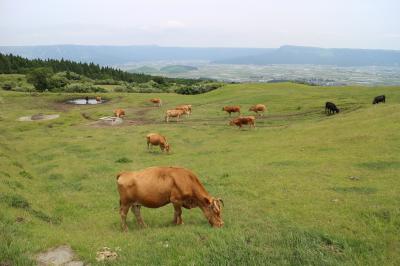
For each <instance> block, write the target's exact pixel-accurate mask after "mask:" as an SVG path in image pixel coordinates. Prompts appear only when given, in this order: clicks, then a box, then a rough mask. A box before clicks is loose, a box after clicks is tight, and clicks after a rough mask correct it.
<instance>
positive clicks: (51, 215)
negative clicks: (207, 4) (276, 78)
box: [0, 83, 400, 265]
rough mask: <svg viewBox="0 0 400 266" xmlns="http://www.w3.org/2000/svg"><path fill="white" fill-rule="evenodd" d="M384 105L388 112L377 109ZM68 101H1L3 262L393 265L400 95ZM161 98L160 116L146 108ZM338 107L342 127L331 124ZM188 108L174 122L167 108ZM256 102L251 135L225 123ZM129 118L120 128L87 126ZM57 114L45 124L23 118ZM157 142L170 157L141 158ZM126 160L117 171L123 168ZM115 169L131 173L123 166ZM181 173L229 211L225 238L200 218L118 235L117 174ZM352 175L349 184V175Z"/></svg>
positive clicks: (294, 93) (5, 96)
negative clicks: (66, 252) (259, 114)
mask: <svg viewBox="0 0 400 266" xmlns="http://www.w3.org/2000/svg"><path fill="white" fill-rule="evenodd" d="M380 94H385V95H386V97H387V103H386V104H379V105H372V99H373V97H374V96H376V95H380ZM76 96H77V94H73V95H72V94H71V95H66V94H55V93H53V94H51V93H48V94H32V95H28V94H22V93H17V92H5V91H1V92H0V104H1V105H0V108H1V109H0V132H1V133H0V157H1V160H0V208H1V212H0V263H1V262H2V261H3V262H4V261H5V262H12V263H13V264H15V265H30V264H33V262H32V261H31V260H30V258H32V256H33V255H34V254H36V253H37V252H40V251H43V250H46V249H47V248H51V247H54V246H58V245H61V244H68V245H71V247H72V248H73V249H74V250H75V251H76V252H77V254H78V256H79V257H80V259H82V260H84V261H85V262H87V263H91V264H92V265H97V262H96V260H95V256H96V251H97V250H99V249H100V248H102V247H103V246H107V247H110V248H112V249H115V248H117V247H118V248H120V251H118V254H119V258H118V259H117V261H116V262H115V263H113V265H114V264H115V265H177V264H182V265H188V264H191V265H192V264H193V265H227V264H229V265H242V264H246V265H255V264H259V265H268V264H275V265H276V264H279V265H378V264H381V265H399V264H400V255H399V254H400V238H399V235H400V209H399V200H400V197H399V195H400V180H399V176H400V159H399V158H400V138H399V132H400V123H399V118H400V87H309V86H305V85H297V84H291V83H280V84H236V85H227V86H225V87H224V88H221V89H218V90H215V91H212V92H209V93H206V94H201V95H195V96H184V95H176V94H132V93H131V94H111V93H109V94H104V95H102V96H103V98H104V97H105V98H107V97H108V100H109V101H108V102H107V103H106V104H102V105H96V106H92V105H91V106H80V107H75V106H69V105H65V104H63V101H64V100H65V99H67V98H71V97H76ZM152 97H160V98H162V99H163V103H164V105H163V107H162V108H161V109H159V108H156V107H152V105H151V104H150V103H148V99H149V98H152ZM328 100H329V101H333V102H335V103H336V104H337V106H338V107H339V108H341V110H342V112H341V113H340V114H338V115H333V116H326V115H325V114H324V112H323V111H324V104H325V102H326V101H328ZM185 103H190V104H192V105H193V115H192V116H191V117H190V118H185V119H183V121H182V122H179V123H175V122H171V123H169V124H166V123H164V122H163V113H164V111H165V110H166V109H168V108H171V107H174V106H176V105H178V104H185ZM255 103H264V104H266V105H267V109H268V112H267V113H266V115H265V117H263V118H259V119H257V121H256V126H257V128H256V129H254V130H253V129H252V130H248V129H247V128H245V129H244V130H238V129H237V128H233V127H230V126H229V125H228V122H229V117H228V115H227V114H225V113H223V112H222V111H221V108H222V106H224V105H228V104H239V105H241V106H242V112H243V114H249V112H248V111H247V110H248V108H249V107H250V105H252V104H255ZM115 108H124V109H126V113H127V117H126V119H125V122H124V124H123V125H122V126H118V127H101V126H93V125H92V124H91V123H92V122H93V121H91V120H87V119H85V118H84V117H83V116H82V115H81V113H85V114H86V115H87V116H90V117H92V118H98V117H102V116H106V115H112V110H113V109H115ZM36 113H45V114H53V113H57V114H60V118H58V119H56V120H50V121H42V122H39V121H37V122H18V121H16V119H18V117H20V116H26V115H33V114H36ZM150 132H159V133H161V134H163V135H165V136H166V137H167V138H168V140H169V142H170V144H171V147H172V153H171V154H170V155H165V154H162V153H161V152H159V151H158V150H157V149H156V148H155V149H154V151H153V152H148V151H147V147H146V143H145V135H146V134H147V133H150ZM120 159H122V160H120ZM117 161H127V163H119V162H117ZM154 165H176V166H183V167H187V168H189V169H191V170H193V171H194V172H195V173H197V174H198V176H199V178H200V180H201V181H202V182H203V184H204V185H205V187H206V189H207V190H208V191H209V192H210V193H211V194H212V195H214V196H218V197H221V198H222V199H224V202H225V208H224V210H223V218H224V222H225V226H224V227H223V228H222V229H213V228H210V226H209V225H208V222H207V221H206V219H205V218H204V217H203V215H202V213H201V211H200V210H199V209H192V210H190V211H188V210H184V211H183V216H182V217H183V220H184V222H185V224H184V225H182V226H173V225H172V223H171V222H172V218H173V207H172V206H171V205H168V206H165V207H163V208H159V209H147V208H142V214H143V217H144V220H145V222H146V223H147V224H148V226H149V227H148V228H147V229H139V228H138V226H137V225H136V223H135V222H134V218H133V214H132V213H129V216H128V220H129V223H128V226H129V227H130V231H129V232H128V233H127V234H124V233H122V232H121V230H120V217H119V213H118V200H119V197H118V193H117V190H116V180H115V176H116V174H117V173H118V172H120V171H122V170H138V169H142V168H145V167H149V166H154ZM352 176H355V177H358V178H359V180H352V179H350V178H349V177H352Z"/></svg>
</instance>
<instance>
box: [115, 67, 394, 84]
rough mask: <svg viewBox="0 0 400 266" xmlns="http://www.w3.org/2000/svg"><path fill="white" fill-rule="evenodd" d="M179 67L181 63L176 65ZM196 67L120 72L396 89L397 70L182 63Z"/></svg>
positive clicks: (235, 80)
mask: <svg viewBox="0 0 400 266" xmlns="http://www.w3.org/2000/svg"><path fill="white" fill-rule="evenodd" d="M175 63H177V64H178V63H180V62H175ZM181 63H183V64H187V65H190V66H196V67H197V69H196V70H192V71H188V72H181V73H168V72H162V71H159V72H157V71H146V68H148V69H153V70H154V69H159V68H161V67H163V66H165V65H168V62H143V63H135V64H132V65H129V64H127V65H121V66H120V67H121V68H122V69H125V70H128V71H133V72H134V71H135V69H138V68H139V69H142V70H144V71H143V72H144V73H149V74H150V73H152V74H157V75H166V76H168V77H180V78H211V79H216V80H225V81H234V82H267V81H270V80H298V79H302V80H306V81H309V82H313V83H317V84H319V85H329V86H330V85H335V84H336V85H338V84H357V85H363V86H377V85H385V86H386V85H399V84H400V67H398V66H397V67H383V66H364V67H338V66H323V65H296V64H292V65H265V66H261V65H234V64H210V63H207V62H204V61H203V62H202V61H193V62H190V61H189V62H186V61H185V62H181Z"/></svg>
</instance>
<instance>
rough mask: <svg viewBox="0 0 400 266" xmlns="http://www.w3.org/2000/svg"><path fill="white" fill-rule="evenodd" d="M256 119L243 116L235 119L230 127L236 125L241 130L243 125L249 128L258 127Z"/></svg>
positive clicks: (230, 123)
mask: <svg viewBox="0 0 400 266" xmlns="http://www.w3.org/2000/svg"><path fill="white" fill-rule="evenodd" d="M255 121H256V118H255V117H254V116H241V117H238V118H235V119H233V120H231V122H229V125H231V126H233V125H236V126H238V127H239V128H242V125H249V127H250V128H251V127H254V128H255V127H256V122H255Z"/></svg>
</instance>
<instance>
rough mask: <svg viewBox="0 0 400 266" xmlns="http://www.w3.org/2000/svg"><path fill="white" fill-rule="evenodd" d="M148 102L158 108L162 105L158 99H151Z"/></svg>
mask: <svg viewBox="0 0 400 266" xmlns="http://www.w3.org/2000/svg"><path fill="white" fill-rule="evenodd" d="M150 102H152V103H154V104H157V106H158V107H160V106H161V105H162V101H161V99H160V98H152V99H150Z"/></svg>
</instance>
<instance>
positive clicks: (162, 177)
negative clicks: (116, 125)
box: [117, 167, 224, 231]
mask: <svg viewBox="0 0 400 266" xmlns="http://www.w3.org/2000/svg"><path fill="white" fill-rule="evenodd" d="M117 185H118V192H119V196H120V200H119V203H120V210H119V213H120V215H121V226H122V229H123V230H124V231H127V230H128V225H127V224H126V216H127V215H128V212H129V209H130V208H132V212H133V213H134V214H135V216H136V220H137V222H138V224H139V225H141V226H146V225H145V223H144V221H143V218H142V216H141V215H140V208H141V206H145V207H148V208H159V207H162V206H164V205H167V204H168V203H172V204H173V205H174V209H175V213H174V219H173V223H174V224H183V221H182V217H181V214H182V207H184V208H186V209H191V208H196V207H199V208H200V209H201V210H202V211H203V213H204V216H205V217H206V218H207V220H208V222H209V223H210V225H211V226H214V227H221V226H223V224H224V222H223V221H222V217H221V211H222V208H221V204H222V205H223V202H222V200H221V199H218V198H214V197H212V196H211V195H210V194H208V192H207V191H206V190H205V188H204V186H203V185H202V184H201V183H200V181H199V179H198V178H197V176H196V175H195V174H194V173H193V172H191V171H189V170H188V169H185V168H180V167H150V168H146V169H144V170H141V171H136V172H122V173H120V174H118V175H117Z"/></svg>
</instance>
